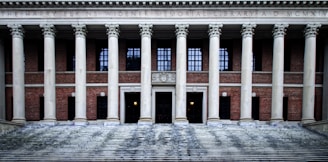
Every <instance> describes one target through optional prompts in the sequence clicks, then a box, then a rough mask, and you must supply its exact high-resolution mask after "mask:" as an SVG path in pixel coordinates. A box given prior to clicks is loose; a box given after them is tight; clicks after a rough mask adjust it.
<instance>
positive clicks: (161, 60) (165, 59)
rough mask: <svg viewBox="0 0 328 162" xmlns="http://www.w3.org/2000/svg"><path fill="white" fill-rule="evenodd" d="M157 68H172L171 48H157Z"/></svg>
mask: <svg viewBox="0 0 328 162" xmlns="http://www.w3.org/2000/svg"><path fill="white" fill-rule="evenodd" d="M157 70H158V71H170V70H171V48H157Z"/></svg>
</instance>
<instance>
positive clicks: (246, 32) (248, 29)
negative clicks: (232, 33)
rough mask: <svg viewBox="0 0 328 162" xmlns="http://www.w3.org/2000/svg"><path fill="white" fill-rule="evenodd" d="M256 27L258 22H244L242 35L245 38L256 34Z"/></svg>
mask: <svg viewBox="0 0 328 162" xmlns="http://www.w3.org/2000/svg"><path fill="white" fill-rule="evenodd" d="M255 27H256V24H251V23H249V24H243V26H242V29H241V35H242V36H243V38H245V37H251V36H253V35H254V28H255Z"/></svg>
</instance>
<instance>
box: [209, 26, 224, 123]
mask: <svg viewBox="0 0 328 162" xmlns="http://www.w3.org/2000/svg"><path fill="white" fill-rule="evenodd" d="M221 28H222V24H210V25H209V36H210V46H209V49H210V51H209V79H208V84H209V86H208V109H209V110H208V124H211V123H213V122H216V121H218V120H219V118H220V117H219V103H220V102H219V98H220V97H219V78H220V76H219V74H220V73H219V65H220V61H219V54H220V53H219V51H220V35H221Z"/></svg>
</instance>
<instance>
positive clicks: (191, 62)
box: [188, 48, 203, 71]
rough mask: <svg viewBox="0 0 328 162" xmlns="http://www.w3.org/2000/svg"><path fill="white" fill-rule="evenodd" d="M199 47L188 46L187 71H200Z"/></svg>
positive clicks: (200, 56) (200, 52) (200, 57)
mask: <svg viewBox="0 0 328 162" xmlns="http://www.w3.org/2000/svg"><path fill="white" fill-rule="evenodd" d="M202 62H203V61H202V51H201V48H188V71H202Z"/></svg>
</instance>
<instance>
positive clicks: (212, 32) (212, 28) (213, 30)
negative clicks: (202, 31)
mask: <svg viewBox="0 0 328 162" xmlns="http://www.w3.org/2000/svg"><path fill="white" fill-rule="evenodd" d="M222 27H223V25H222V24H210V25H208V35H209V36H210V38H211V37H218V36H220V35H221V28H222Z"/></svg>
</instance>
